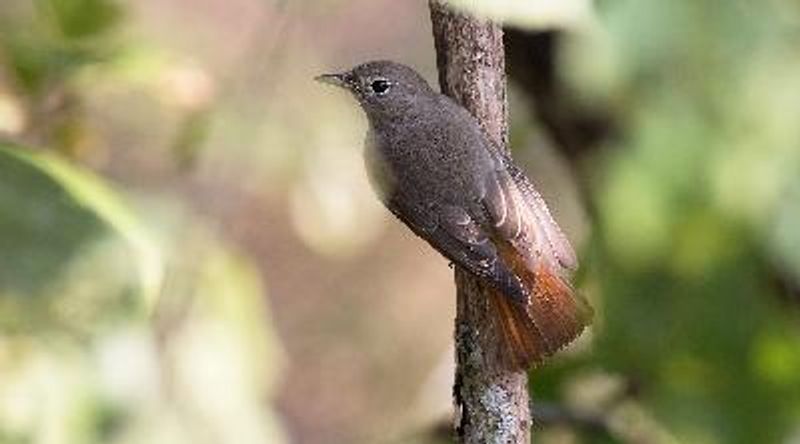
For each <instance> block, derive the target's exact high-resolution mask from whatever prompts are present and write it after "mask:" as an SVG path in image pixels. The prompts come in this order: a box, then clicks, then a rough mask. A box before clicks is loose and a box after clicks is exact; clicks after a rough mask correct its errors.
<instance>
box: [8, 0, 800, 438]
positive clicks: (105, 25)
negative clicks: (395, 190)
mask: <svg viewBox="0 0 800 444" xmlns="http://www.w3.org/2000/svg"><path fill="white" fill-rule="evenodd" d="M454 3H456V4H457V6H459V7H463V8H468V9H470V10H471V11H472V12H474V13H476V14H480V15H484V16H487V17H491V18H494V19H498V20H503V21H504V23H506V25H507V26H508V30H507V33H506V50H507V59H508V72H509V87H510V109H511V120H512V121H511V141H512V149H513V151H514V156H515V158H516V159H518V161H519V163H521V164H522V165H524V166H525V167H526V169H527V170H528V172H529V173H530V175H531V177H532V178H533V179H534V182H535V183H536V184H537V185H538V187H539V188H540V189H541V191H542V193H543V194H544V195H545V197H546V199H547V200H548V202H549V203H550V207H551V209H552V210H553V212H554V213H555V214H556V218H557V219H558V220H559V221H560V223H561V225H562V226H563V227H564V229H565V231H566V232H567V233H568V235H569V237H570V238H571V239H572V240H573V243H574V244H575V245H576V247H577V249H578V250H579V252H580V256H581V260H582V267H581V270H580V272H579V275H578V276H577V285H578V287H579V288H580V289H581V291H582V292H583V293H584V294H586V295H587V297H588V298H589V299H590V300H591V301H592V303H593V305H594V307H595V308H596V311H597V316H596V321H595V324H594V326H593V327H592V329H591V331H590V332H588V333H587V334H585V335H584V337H583V338H581V339H580V340H579V341H578V342H577V343H576V344H575V345H574V346H572V347H570V349H569V350H567V351H566V352H565V353H562V354H561V355H560V356H558V357H557V358H556V359H554V360H553V361H552V362H551V363H550V364H549V365H547V366H546V367H545V368H543V369H539V370H536V371H534V372H533V375H532V391H533V397H534V403H535V416H536V420H537V422H538V424H539V425H538V426H537V429H536V430H535V439H536V440H537V442H542V443H612V442H621V443H678V442H686V443H701V444H702V443H798V442H800V324H799V323H798V321H799V320H800V319H799V316H798V314H799V312H800V124H798V117H799V116H800V5H799V4H798V3H797V2H795V1H792V0H767V1H763V2H747V1H744V0H729V1H723V0H674V1H671V2H663V1H657V0H603V1H597V2H596V3H591V2H589V0H569V1H562V2H544V1H542V2H513V1H507V2H475V1H466V0H463V1H454ZM432 47H433V45H432V38H431V36H430V23H429V18H428V11H427V3H426V2H423V1H411V2H390V1H382V2H376V1H370V0H326V1H292V2H289V1H279V0H169V1H163V0H138V1H132V0H129V1H123V0H33V1H28V0H3V2H2V6H0V443H20V444H21V443H34V444H60V443H170V444H171V443H231V442H237V443H269V444H273V443H274V444H284V443H334V444H336V443H356V444H359V443H378V444H381V443H446V442H448V439H449V438H448V432H447V430H448V429H449V425H448V421H449V415H450V410H451V406H450V403H451V401H450V393H451V384H452V381H451V378H452V371H453V370H452V354H453V351H452V348H451V347H452V346H451V343H452V319H453V316H454V302H455V298H454V285H453V282H452V273H451V270H449V269H448V267H447V263H446V261H445V260H443V259H441V258H439V257H438V256H437V255H436V254H434V253H433V252H432V251H431V250H430V249H429V248H428V247H427V246H425V245H424V244H423V243H422V242H421V241H418V240H416V239H414V238H413V236H412V235H411V234H409V233H408V232H407V230H405V229H404V227H402V226H401V225H400V224H399V223H398V222H395V221H394V220H393V219H392V218H390V217H389V216H387V213H386V212H385V211H384V210H383V209H382V208H380V207H379V205H378V204H377V201H376V200H375V198H374V197H373V196H372V194H371V191H370V189H369V188H368V185H367V183H366V178H365V175H364V172H363V168H362V162H361V157H360V156H361V146H362V141H363V135H364V132H365V129H366V124H365V121H364V118H363V116H362V115H361V114H360V112H359V110H358V109H357V107H356V106H355V104H354V102H353V101H352V100H351V99H350V98H349V97H347V96H346V95H345V94H344V93H343V92H341V91H337V90H334V89H331V88H326V87H323V86H322V85H319V84H316V83H314V82H313V81H312V78H313V77H314V76H315V75H317V74H319V73H321V72H330V71H336V70H342V69H345V68H349V67H350V66H352V65H354V64H357V63H360V62H363V61H366V60H369V59H376V58H391V59H395V60H398V61H402V62H404V63H407V64H409V65H412V66H414V67H416V68H417V69H418V70H419V71H421V72H422V73H423V74H424V75H425V76H426V78H428V80H429V81H431V82H432V83H434V84H435V81H436V73H435V55H434V53H433V49H432Z"/></svg>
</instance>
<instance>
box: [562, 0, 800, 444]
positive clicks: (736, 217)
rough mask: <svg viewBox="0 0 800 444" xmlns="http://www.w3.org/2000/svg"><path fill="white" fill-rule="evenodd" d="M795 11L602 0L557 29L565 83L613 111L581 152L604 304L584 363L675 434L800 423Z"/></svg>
mask: <svg viewBox="0 0 800 444" xmlns="http://www.w3.org/2000/svg"><path fill="white" fill-rule="evenodd" d="M798 19H800V9H799V8H798V7H797V5H796V3H794V2H789V1H771V2H766V3H759V4H754V3H751V2H744V1H734V2H729V1H717V0H704V1H693V0H692V1H690V0H687V1H677V2H658V1H640V0H636V1H627V0H619V1H605V2H601V3H600V8H599V16H598V22H599V23H598V25H599V26H597V27H595V28H593V30H592V31H588V32H586V33H584V34H581V33H577V35H575V36H573V37H572V38H571V39H570V41H569V42H568V43H567V44H566V45H565V49H566V50H567V53H566V55H565V57H564V61H565V62H564V63H563V64H562V70H563V73H564V74H563V75H564V77H565V78H566V79H568V80H569V81H570V82H571V83H570V85H571V88H573V89H574V91H576V94H577V95H578V97H583V98H584V100H587V101H594V105H597V103H601V104H602V106H604V107H607V108H609V109H612V110H614V112H615V116H616V118H617V119H619V124H620V125H621V128H622V131H621V134H620V136H619V138H618V139H617V140H613V141H611V142H609V143H608V146H606V147H605V149H606V151H607V154H605V155H604V156H602V158H599V157H595V158H593V159H591V162H592V163H591V165H590V166H587V167H588V168H591V169H592V170H593V171H592V173H591V176H592V177H593V178H594V180H593V184H592V186H591V189H592V190H593V196H592V199H593V200H594V201H595V202H596V204H597V206H598V210H599V220H597V221H596V230H595V233H594V241H593V243H592V246H591V249H590V251H589V255H588V260H589V262H590V263H589V267H590V268H591V271H590V275H589V276H588V279H587V282H588V285H590V286H597V289H598V290H599V294H600V295H601V297H602V301H601V302H600V301H599V302H598V303H599V304H600V305H601V312H602V316H601V318H600V321H599V325H598V326H597V328H596V332H595V334H596V338H595V343H594V344H593V347H592V353H590V355H589V357H587V358H586V359H587V361H586V362H585V363H584V364H585V365H586V366H590V367H598V368H601V369H603V371H604V372H610V373H611V374H615V375H621V376H622V377H623V378H624V380H625V381H627V383H628V384H629V385H630V386H631V387H632V388H631V390H633V391H634V392H635V397H634V399H638V400H639V401H640V402H641V403H642V405H644V406H646V407H647V408H648V409H650V410H651V412H652V414H653V415H654V417H655V418H656V419H657V420H658V421H659V422H662V424H663V426H664V427H665V428H666V430H668V431H669V434H670V435H671V436H672V437H673V439H675V440H676V441H678V442H692V443H706V442H708V443H753V442H787V440H789V439H790V438H791V437H792V436H794V437H795V439H796V434H797V433H798V431H800V429H798V427H800V367H798V363H799V362H800V346H798V345H799V344H800V324H798V320H799V319H798V314H799V312H798V309H799V308H800V307H798V303H800V301H798V300H797V298H796V296H794V297H787V295H786V294H785V291H786V290H785V288H782V287H781V286H779V285H777V281H778V280H788V281H789V282H792V283H793V284H792V285H794V286H795V288H797V285H798V282H800V268H798V267H797V262H792V260H790V259H789V257H791V256H792V255H793V254H792V253H788V252H789V251H798V249H800V219H798V218H796V216H797V213H796V212H794V211H793V210H790V208H794V207H796V205H797V202H798V200H797V193H796V191H794V190H797V188H798V186H799V185H800V126H798V125H797V123H796V116H798V115H800V76H798V75H797V74H798V73H800V58H798V57H797V55H798V54H800V40H798V38H797V36H798V35H800V21H798ZM597 169H599V171H595V170H597ZM789 212H791V214H794V216H786V214H787V213H789ZM785 217H790V218H792V219H791V221H789V220H786V219H783V220H782V221H781V219H782V218H785ZM779 221H780V222H779ZM779 225H780V226H783V227H784V229H783V231H782V232H781V234H780V240H779V241H776V240H775V237H776V235H777V233H778V228H779ZM788 226H791V227H793V228H792V229H790V230H787V229H786V228H785V227H788ZM790 231H791V233H790ZM795 291H796V290H795ZM570 368H571V371H574V370H575V367H574V365H573V366H570ZM546 380H547V379H546Z"/></svg>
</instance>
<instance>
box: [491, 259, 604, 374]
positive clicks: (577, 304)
mask: <svg viewBox="0 0 800 444" xmlns="http://www.w3.org/2000/svg"><path fill="white" fill-rule="evenodd" d="M516 271H517V275H518V276H520V277H521V280H522V283H523V285H524V286H525V288H526V289H527V290H528V291H529V297H528V301H527V304H523V303H521V302H519V301H516V300H514V299H512V298H510V297H508V296H507V295H505V294H503V293H502V292H500V291H498V290H495V289H492V290H490V294H491V296H490V299H491V307H492V309H493V310H494V316H493V318H494V319H495V324H496V327H497V330H498V331H499V332H500V334H499V337H500V340H501V344H500V347H499V350H498V351H499V352H500V355H501V356H500V362H502V363H503V364H505V365H506V366H507V367H508V368H510V369H514V370H521V369H527V368H530V367H531V366H536V365H538V364H540V363H541V362H542V361H543V360H544V359H545V358H546V357H548V356H550V355H552V354H554V353H555V352H557V351H558V350H560V349H562V348H563V347H565V346H566V345H567V344H569V343H570V342H572V341H573V340H574V339H575V338H577V337H578V336H579V335H580V334H581V332H582V331H583V329H584V328H585V327H586V326H587V325H588V324H589V323H590V322H591V318H592V309H591V308H590V307H589V304H588V303H587V302H586V301H585V300H584V299H583V297H582V296H581V295H579V294H577V293H576V292H575V291H574V290H573V289H572V287H571V286H570V285H569V284H568V283H567V282H566V281H565V280H564V279H563V278H562V277H560V276H558V275H556V274H554V273H551V272H550V271H549V270H548V269H547V268H545V267H543V266H542V267H539V268H537V269H536V270H535V271H530V270H528V269H527V268H525V269H522V270H516Z"/></svg>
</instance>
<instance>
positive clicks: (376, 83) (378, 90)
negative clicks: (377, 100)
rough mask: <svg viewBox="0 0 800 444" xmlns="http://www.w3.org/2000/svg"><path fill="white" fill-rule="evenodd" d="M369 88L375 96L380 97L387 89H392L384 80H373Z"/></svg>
mask: <svg viewBox="0 0 800 444" xmlns="http://www.w3.org/2000/svg"><path fill="white" fill-rule="evenodd" d="M369 87H370V88H371V89H372V90H373V91H374V92H375V94H377V95H379V96H382V95H384V94H386V93H387V92H388V91H389V88H391V87H392V84H391V82H389V81H388V80H386V79H377V80H373V81H372V83H370V84H369Z"/></svg>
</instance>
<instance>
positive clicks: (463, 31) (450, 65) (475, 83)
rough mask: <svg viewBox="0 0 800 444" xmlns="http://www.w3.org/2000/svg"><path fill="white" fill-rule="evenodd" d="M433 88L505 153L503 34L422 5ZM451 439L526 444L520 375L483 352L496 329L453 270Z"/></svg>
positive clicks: (464, 278)
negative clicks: (432, 58) (429, 32)
mask: <svg viewBox="0 0 800 444" xmlns="http://www.w3.org/2000/svg"><path fill="white" fill-rule="evenodd" d="M430 10H431V22H432V24H433V36H434V41H435V44H436V57H437V65H438V68H439V83H440V85H441V88H442V92H443V93H445V94H447V95H449V96H450V97H453V98H454V99H455V100H456V101H458V102H459V103H460V104H461V105H462V106H464V107H465V108H466V109H468V110H469V111H470V112H471V113H472V114H473V115H474V116H475V117H477V119H478V121H479V122H480V124H481V126H482V127H483V129H484V130H485V131H486V133H487V134H488V135H489V137H491V138H492V139H493V140H494V142H495V143H496V146H498V147H500V149H503V150H506V149H508V148H507V141H508V134H507V133H508V127H507V126H508V124H507V111H506V78H505V57H504V53H503V31H502V29H501V28H500V27H499V26H497V25H495V24H493V23H490V22H486V21H481V20H478V19H475V18H473V17H470V16H467V15H465V14H462V13H458V12H455V11H453V10H452V9H450V8H449V7H448V6H447V5H446V4H444V3H443V2H442V1H439V0H431V1H430ZM456 286H457V302H456V305H457V309H456V325H455V341H456V378H455V381H456V382H455V387H453V397H454V402H455V408H456V421H455V422H456V424H455V426H456V434H457V439H458V442H460V443H464V444H487V443H492V444H494V443H497V444H501V443H502V444H522V443H524V444H527V443H528V442H529V441H530V425H531V424H530V411H529V407H528V377H527V373H526V372H524V371H523V372H510V371H507V370H505V369H503V368H502V366H500V365H499V364H500V363H499V362H496V360H495V358H494V354H493V353H491V352H490V350H492V349H493V348H494V347H497V344H498V336H499V334H500V333H499V332H498V331H496V329H495V328H494V323H493V322H492V321H491V319H490V307H489V304H490V301H489V296H488V294H486V288H484V287H483V286H482V284H481V283H480V282H479V281H478V280H477V279H475V278H474V277H472V276H471V275H470V274H468V273H467V272H465V271H463V270H460V269H456Z"/></svg>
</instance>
